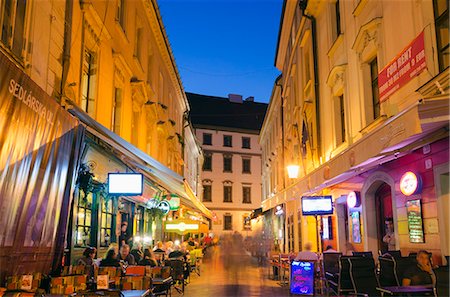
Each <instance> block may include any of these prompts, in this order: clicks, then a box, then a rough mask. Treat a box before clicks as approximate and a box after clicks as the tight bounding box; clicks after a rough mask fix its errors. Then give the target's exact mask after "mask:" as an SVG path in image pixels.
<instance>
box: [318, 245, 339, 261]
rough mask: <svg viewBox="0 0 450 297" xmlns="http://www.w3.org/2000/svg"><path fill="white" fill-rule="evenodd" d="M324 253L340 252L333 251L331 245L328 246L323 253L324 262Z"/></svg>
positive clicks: (321, 256) (321, 258) (321, 257)
mask: <svg viewBox="0 0 450 297" xmlns="http://www.w3.org/2000/svg"><path fill="white" fill-rule="evenodd" d="M324 253H338V251H336V250H335V249H333V247H332V246H331V245H327V247H326V248H325V250H324V251H323V253H322V255H320V260H323V254H324Z"/></svg>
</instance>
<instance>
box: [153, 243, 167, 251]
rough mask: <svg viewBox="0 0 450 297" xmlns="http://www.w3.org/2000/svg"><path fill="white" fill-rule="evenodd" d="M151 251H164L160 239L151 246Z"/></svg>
mask: <svg viewBox="0 0 450 297" xmlns="http://www.w3.org/2000/svg"><path fill="white" fill-rule="evenodd" d="M153 251H154V252H156V253H164V252H165V250H164V244H163V243H162V242H161V241H158V242H157V243H156V245H155V247H154V248H153Z"/></svg>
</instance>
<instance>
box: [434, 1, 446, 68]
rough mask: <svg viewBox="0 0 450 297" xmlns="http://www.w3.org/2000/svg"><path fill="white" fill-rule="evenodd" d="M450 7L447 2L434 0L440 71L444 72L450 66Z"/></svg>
mask: <svg viewBox="0 0 450 297" xmlns="http://www.w3.org/2000/svg"><path fill="white" fill-rule="evenodd" d="M448 6H449V4H448V1H447V0H433V7H434V22H435V26H436V41H437V50H438V59H439V71H443V70H444V69H446V68H447V67H448V66H449V64H450V58H449V55H450V48H449V46H450V44H449V11H448Z"/></svg>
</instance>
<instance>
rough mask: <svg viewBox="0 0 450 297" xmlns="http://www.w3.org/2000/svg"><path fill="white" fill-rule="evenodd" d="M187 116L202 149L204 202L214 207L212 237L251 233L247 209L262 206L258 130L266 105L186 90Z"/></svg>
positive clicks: (231, 96) (249, 100)
mask: <svg viewBox="0 0 450 297" xmlns="http://www.w3.org/2000/svg"><path fill="white" fill-rule="evenodd" d="M187 97H188V100H189V103H190V106H191V113H190V118H191V121H192V124H193V126H194V128H195V134H196V137H197V139H198V140H199V141H200V143H201V146H202V150H203V158H204V161H203V167H202V190H203V195H202V199H203V200H202V201H203V203H204V204H205V206H207V207H208V209H210V210H211V211H213V212H214V214H215V216H214V218H213V220H212V222H211V225H210V226H211V228H210V229H211V232H213V233H214V235H215V236H220V235H222V234H228V233H232V232H234V231H237V232H240V233H242V234H243V235H247V236H251V235H252V228H253V226H252V222H251V221H250V220H249V219H248V217H249V216H250V214H251V212H252V211H253V210H255V209H257V208H259V207H260V205H261V147H260V146H259V143H258V134H259V129H260V127H261V124H262V120H263V118H264V114H265V112H266V108H267V105H266V104H263V103H256V102H253V99H252V98H251V97H250V98H248V99H246V100H242V96H238V95H229V98H222V97H213V96H206V95H198V94H193V93H187Z"/></svg>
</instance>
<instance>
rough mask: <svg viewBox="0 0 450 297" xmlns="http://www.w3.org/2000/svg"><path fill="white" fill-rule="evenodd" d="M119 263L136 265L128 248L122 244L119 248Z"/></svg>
mask: <svg viewBox="0 0 450 297" xmlns="http://www.w3.org/2000/svg"><path fill="white" fill-rule="evenodd" d="M118 259H119V261H123V262H124V263H126V264H127V265H136V261H135V260H134V257H133V255H132V254H130V246H129V245H128V244H124V245H122V246H121V247H120V253H119V257H118Z"/></svg>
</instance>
